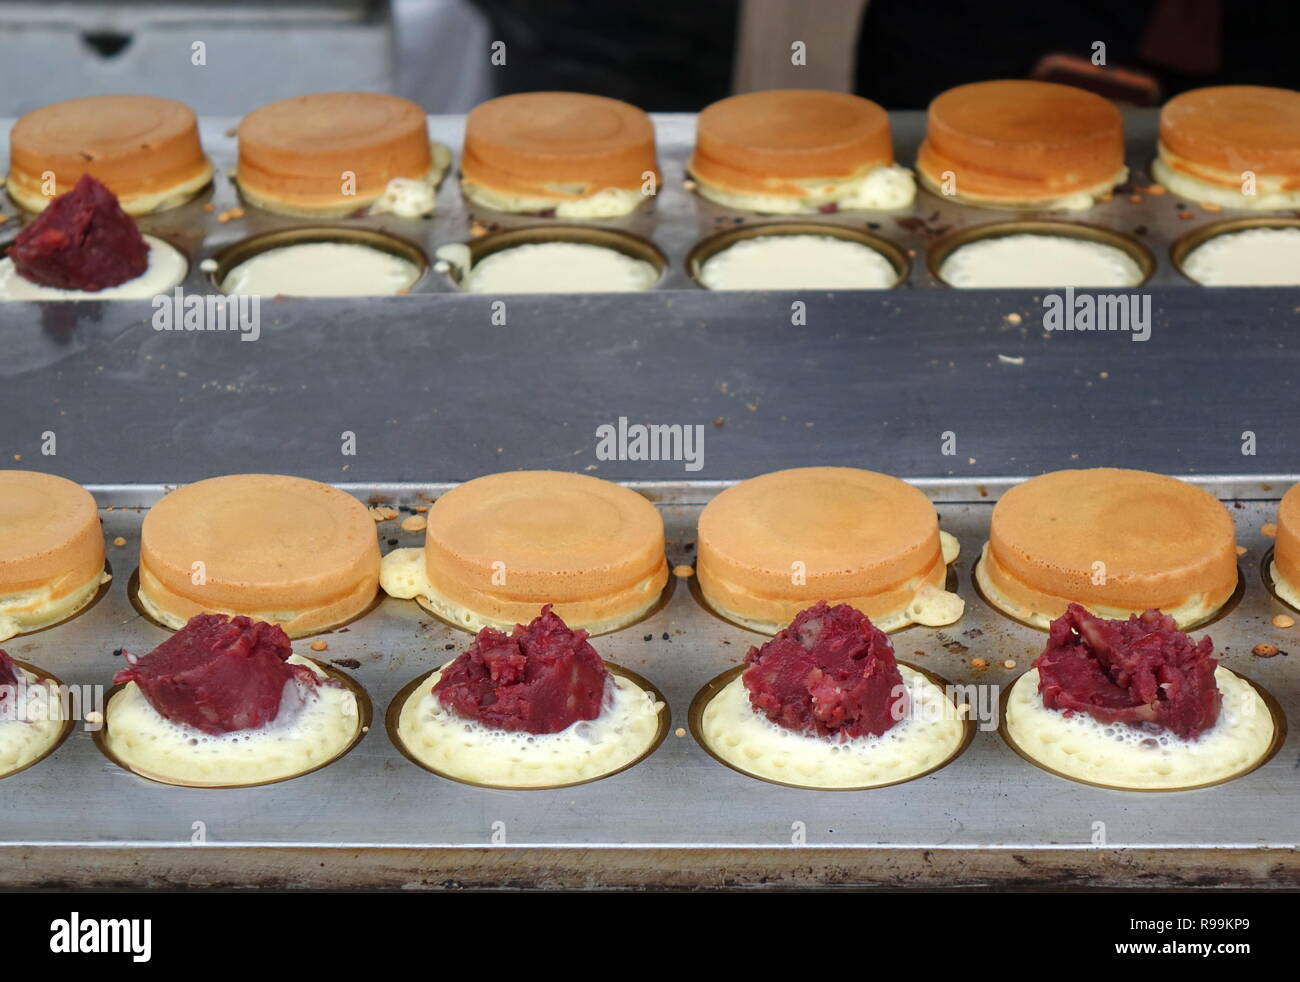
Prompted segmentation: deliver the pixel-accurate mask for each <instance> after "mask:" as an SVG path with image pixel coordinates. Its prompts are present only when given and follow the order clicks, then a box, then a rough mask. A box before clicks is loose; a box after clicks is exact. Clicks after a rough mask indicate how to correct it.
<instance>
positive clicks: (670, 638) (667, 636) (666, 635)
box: [663, 631, 673, 641]
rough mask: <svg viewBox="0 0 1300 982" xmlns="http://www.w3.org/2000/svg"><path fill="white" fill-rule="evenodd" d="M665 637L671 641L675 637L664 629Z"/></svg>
mask: <svg viewBox="0 0 1300 982" xmlns="http://www.w3.org/2000/svg"><path fill="white" fill-rule="evenodd" d="M663 638H664V640H665V641H671V640H672V639H673V638H672V635H671V634H669V633H668V632H667V631H664V634H663Z"/></svg>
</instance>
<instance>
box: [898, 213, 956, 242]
mask: <svg viewBox="0 0 1300 982" xmlns="http://www.w3.org/2000/svg"><path fill="white" fill-rule="evenodd" d="M938 220H939V213H938V212H937V211H936V212H934V213H932V214H931V215H930V216H929V217H928V218H920V217H918V216H915V215H908V216H905V217H903V218H895V219H894V221H895V222H897V223H898V225H899V227H900V228H903V229H906V230H907V231H909V232H915V233H916V234H917V235H923V236H926V237H928V238H934V237H936V236H940V235H943V234H944V233H946V232H949V231H951V230H952V225H950V224H948V225H939V224H937V222H938Z"/></svg>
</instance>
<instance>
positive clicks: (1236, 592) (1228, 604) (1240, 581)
mask: <svg viewBox="0 0 1300 982" xmlns="http://www.w3.org/2000/svg"><path fill="white" fill-rule="evenodd" d="M983 561H984V553H983V551H982V550H981V552H980V555H979V557H978V558H977V559H976V560H975V565H974V566H972V567H971V571H970V582H971V586H973V587H974V588H975V593H976V594H977V595H978V596H979V598H980V600H982V601H983V602H984V606H985V607H987V608H988V609H989V610H991V611H993V612H994V613H996V614H999V615H1001V616H1002V617H1005V618H1006V619H1007V620H1009V621H1011V623H1013V624H1019V625H1020V626H1021V627H1027V628H1029V629H1030V630H1031V631H1038V632H1039V633H1040V634H1046V633H1047V631H1048V629H1047V628H1045V627H1039V626H1038V625H1037V624H1031V623H1029V621H1024V620H1021V619H1020V618H1019V617H1016V616H1015V615H1014V614H1008V613H1007V612H1006V611H1005V610H1003V609H1002V608H1001V607H999V606H998V605H997V604H995V603H994V602H993V601H992V600H990V599H989V598H988V597H987V596H986V595H985V593H984V589H983V587H981V586H980V580H979V576H978V575H977V570H978V569H979V564H980V563H981V562H983ZM1245 592H1246V574H1245V573H1243V572H1242V569H1241V564H1240V563H1238V564H1237V585H1236V586H1235V587H1234V588H1233V590H1232V593H1230V594H1229V595H1228V599H1227V600H1225V601H1223V605H1222V606H1221V607H1219V608H1218V609H1217V610H1215V611H1214V612H1213V613H1212V614H1210V615H1209V616H1208V617H1203V618H1201V619H1200V620H1199V621H1193V622H1192V623H1191V624H1187V625H1185V626H1183V627H1180V628H1179V629H1178V630H1180V631H1182V632H1183V633H1184V634H1186V633H1187V632H1189V631H1199V630H1201V629H1203V628H1207V627H1209V626H1210V625H1211V624H1213V623H1215V622H1216V621H1220V620H1222V619H1223V618H1225V617H1227V616H1228V615H1229V614H1231V613H1232V611H1233V610H1234V609H1235V608H1236V606H1237V604H1239V603H1241V598H1242V596H1243V595H1244V594H1245ZM1075 602H1078V601H1075ZM1081 606H1083V607H1084V608H1085V609H1087V604H1082V605H1081ZM1089 613H1091V611H1090V610H1089ZM1162 613H1163V612H1162ZM1112 619H1113V618H1112Z"/></svg>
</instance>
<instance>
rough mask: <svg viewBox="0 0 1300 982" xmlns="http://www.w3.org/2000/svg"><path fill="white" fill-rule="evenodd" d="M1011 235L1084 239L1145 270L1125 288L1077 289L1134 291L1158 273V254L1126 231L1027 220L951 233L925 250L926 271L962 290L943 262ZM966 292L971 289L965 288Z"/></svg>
mask: <svg viewBox="0 0 1300 982" xmlns="http://www.w3.org/2000/svg"><path fill="white" fill-rule="evenodd" d="M1008 235H1054V236H1061V237H1064V238H1067V239H1081V240H1082V241H1084V242H1098V243H1100V244H1102V245H1108V246H1112V247H1114V248H1116V249H1119V250H1121V251H1122V252H1123V253H1124V254H1125V255H1127V256H1128V257H1129V258H1130V259H1132V260H1133V261H1134V262H1135V263H1137V266H1138V269H1140V270H1141V271H1142V279H1141V280H1139V281H1138V282H1136V283H1131V284H1128V285H1126V286H1123V287H1091V286H1088V285H1076V289H1080V290H1088V289H1097V290H1132V289H1136V288H1138V287H1140V286H1144V285H1145V284H1146V283H1147V282H1148V281H1149V280H1150V279H1151V277H1152V276H1154V275H1155V272H1156V257H1155V254H1154V253H1152V252H1151V250H1150V249H1148V248H1147V247H1146V246H1145V245H1143V244H1142V243H1141V242H1139V241H1138V240H1137V239H1135V238H1133V237H1132V236H1131V235H1125V234H1124V233H1123V232H1117V231H1115V230H1114V229H1109V228H1104V227H1102V226H1100V225H1089V224H1087V223H1085V222H1063V221H1055V220H1051V219H1044V218H1025V219H1020V220H1016V221H1008V222H992V223H990V224H988V225H971V226H968V227H966V228H959V229H957V230H955V231H953V232H949V233H948V234H947V235H944V236H942V237H941V238H939V239H938V240H937V241H936V242H935V243H934V244H933V245H931V246H930V248H929V249H928V250H926V254H925V264H926V268H927V269H928V270H929V271H930V275H931V276H932V277H934V280H935V282H936V283H939V284H940V285H942V286H946V287H948V288H949V289H953V290H956V289H962V288H961V287H954V286H953V285H952V284H951V283H949V282H948V281H947V280H945V279H944V278H943V277H942V276H940V275H939V270H940V269H942V268H943V264H944V261H945V260H946V259H947V258H948V257H949V256H951V255H952V254H953V253H954V252H956V251H957V250H958V249H960V248H961V247H962V246H967V245H970V244H971V243H972V242H979V241H982V240H984V239H1001V238H1005V237H1006V236H1008ZM1060 285H1061V286H1062V287H1066V286H1070V285H1071V284H1067V283H1062V284H1060ZM966 289H972V288H971V287H966Z"/></svg>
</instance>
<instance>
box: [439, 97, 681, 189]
mask: <svg viewBox="0 0 1300 982" xmlns="http://www.w3.org/2000/svg"><path fill="white" fill-rule="evenodd" d="M460 170H461V187H462V188H463V189H464V191H465V193H466V195H468V196H469V197H470V198H471V200H475V201H478V202H479V203H483V204H486V205H487V206H490V207H495V208H498V209H501V210H507V211H521V212H523V211H540V210H545V209H547V208H551V207H560V206H562V205H565V204H573V203H575V202H580V201H582V200H583V199H587V198H591V197H592V196H594V195H597V194H601V193H602V192H604V193H606V194H609V193H619V192H621V193H622V197H623V198H625V199H626V201H627V202H628V209H627V210H630V208H631V207H635V205H636V204H638V203H639V202H640V200H641V197H642V195H641V189H642V186H643V185H644V184H645V182H646V175H647V174H648V173H649V174H653V175H654V181H655V185H656V187H657V186H658V182H659V168H658V165H657V164H656V163H655V134H654V127H653V126H652V125H651V123H650V117H649V116H647V115H646V114H645V113H644V112H642V111H641V110H640V109H638V108H636V106H632V105H629V104H628V103H626V102H620V101H618V100H617V99H607V98H605V97H603V96H595V95H582V94H579V93H577V92H524V93H519V94H516V95H506V96H501V97H500V98H497V99H490V100H488V101H487V102H484V103H482V104H481V105H479V106H476V107H475V108H474V109H473V110H472V111H471V112H470V114H469V116H468V117H467V118H466V120H465V149H464V152H463V156H462V159H461V162H460Z"/></svg>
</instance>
